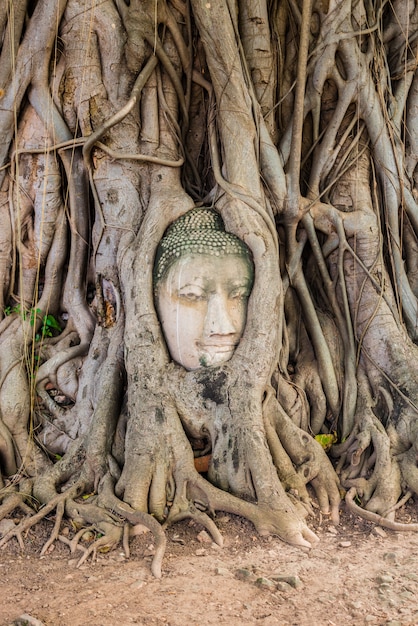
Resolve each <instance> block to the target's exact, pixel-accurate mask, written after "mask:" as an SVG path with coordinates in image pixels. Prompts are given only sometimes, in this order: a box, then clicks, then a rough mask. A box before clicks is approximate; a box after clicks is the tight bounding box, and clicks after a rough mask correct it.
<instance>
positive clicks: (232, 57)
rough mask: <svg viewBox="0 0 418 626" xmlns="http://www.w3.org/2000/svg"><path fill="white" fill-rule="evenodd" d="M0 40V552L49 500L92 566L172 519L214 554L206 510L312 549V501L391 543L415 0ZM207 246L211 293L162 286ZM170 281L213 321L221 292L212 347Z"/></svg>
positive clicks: (295, 6) (417, 437)
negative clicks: (166, 301) (100, 553)
mask: <svg viewBox="0 0 418 626" xmlns="http://www.w3.org/2000/svg"><path fill="white" fill-rule="evenodd" d="M0 43H1V54H0V273H1V283H0V284H1V290H0V320H1V321H0V476H1V478H0V488H1V490H0V496H1V504H0V517H1V518H4V517H8V516H10V515H11V514H12V513H13V512H14V511H15V510H18V509H20V510H21V511H22V513H23V515H21V522H20V523H19V524H18V525H16V526H15V527H14V528H12V530H10V531H9V532H8V533H7V534H6V535H5V536H4V537H3V539H2V540H1V542H0V543H2V544H4V543H5V542H7V541H9V540H10V539H12V538H13V537H16V538H17V539H18V540H19V541H20V542H21V543H23V539H22V533H23V532H24V530H25V529H27V528H29V527H30V526H31V525H34V524H36V522H37V521H38V520H40V519H42V518H43V517H45V516H46V515H47V514H48V513H50V512H51V511H52V512H54V514H55V520H56V521H55V525H54V528H53V529H52V533H51V538H50V540H49V541H48V543H47V544H46V546H45V549H46V548H47V547H48V546H49V545H50V543H51V542H53V541H55V540H56V539H57V538H59V537H60V527H61V524H62V522H63V519H64V518H69V519H71V520H72V521H73V523H74V525H75V527H76V528H80V529H81V531H80V533H81V532H83V529H85V528H86V527H90V526H92V527H94V528H95V529H96V531H97V532H98V538H97V540H96V541H95V542H93V545H92V546H91V547H90V548H89V549H85V550H84V552H83V555H82V557H81V559H82V560H84V559H86V558H87V557H88V556H89V554H90V553H91V552H93V551H95V550H97V549H99V548H102V549H106V548H109V547H113V546H115V545H117V544H118V543H119V542H121V541H122V542H123V545H124V547H125V550H126V551H127V552H128V551H129V536H130V534H131V532H132V529H133V528H134V527H135V526H136V525H137V524H139V523H141V524H144V525H146V526H148V527H149V528H150V530H151V531H152V532H153V533H154V535H155V538H156V545H157V551H156V556H155V558H154V561H153V566H152V568H153V572H154V574H155V575H157V576H158V575H160V573H161V559H162V555H163V552H164V545H165V535H164V527H165V526H166V525H168V524H172V523H174V522H176V521H178V520H182V519H185V518H192V519H194V520H196V521H197V522H199V523H200V524H202V525H203V526H204V527H206V528H207V529H208V530H209V532H210V533H211V534H212V537H213V539H214V540H215V541H216V542H218V543H221V542H222V537H221V535H220V533H219V531H218V529H217V527H216V512H217V511H226V512H231V513H234V514H237V515H241V516H243V517H245V518H247V519H249V520H250V521H251V522H253V524H254V525H255V527H256V529H257V530H258V531H259V532H260V533H271V534H275V535H277V536H279V537H280V538H281V539H283V540H284V541H287V542H290V543H292V544H295V545H300V546H305V547H309V546H310V545H311V544H312V543H313V542H315V541H316V540H317V538H316V536H315V535H314V533H313V532H312V531H311V530H310V529H309V515H312V513H313V507H312V503H313V502H314V503H315V506H318V507H319V509H320V510H321V512H322V514H323V515H328V516H329V517H330V519H331V520H332V521H333V522H334V523H338V512H339V506H340V500H341V498H342V497H345V500H346V502H347V504H348V506H349V507H350V508H351V509H352V510H353V511H356V512H357V513H360V514H362V515H363V516H365V517H366V518H367V519H369V520H372V521H373V520H375V521H379V523H383V524H386V525H388V526H389V527H391V528H398V529H400V528H402V525H400V524H399V523H398V522H396V521H395V516H396V509H397V507H398V506H399V503H402V502H405V500H406V499H407V498H408V497H409V496H410V495H411V494H413V493H418V466H417V460H418V419H417V418H418V349H417V346H416V342H417V339H418V301H417V297H418V204H417V203H418V189H417V179H418V169H417V159H418V72H417V60H418V4H417V2H416V1H415V0H410V1H408V2H404V1H403V0H394V1H393V2H386V1H385V0H321V1H320V0H318V1H317V0H4V1H3V2H2V3H1V6H0ZM196 215H197V216H199V217H198V218H197V219H198V226H196V227H195V229H194V230H195V231H196V230H197V231H198V235H196V236H195V235H194V234H191V233H190V232H185V230H184V228H183V224H184V223H187V224H189V223H190V221H191V220H192V221H193V219H194V217H193V216H196ZM190 216H192V217H190ZM202 216H203V217H202ZM192 218H193V219H192ZM203 218H204V219H203ZM202 220H203V221H202ZM205 220H206V221H207V220H208V221H207V223H209V229H212V231H213V232H214V233H215V234H213V232H212V231H211V234H208V232H207V231H206V230H205V228H206V225H203V226H202V224H203V222H204V223H205V224H206V222H205ZM179 224H180V226H179ZM202 229H203V230H202ZM192 230H193V229H192ZM202 232H203V234H202ZM173 233H174V235H173ZM220 233H221V234H220ZM212 236H213V242H212V239H211V237H212ZM170 237H171V239H170ZM196 237H197V238H196ZM167 241H169V242H171V243H169V244H167V247H166V248H164V245H165V244H164V242H167ZM211 242H212V243H211ZM217 246H218V247H217ZM228 246H231V248H229V247H228ZM167 250H168V252H167ZM164 255H166V256H164ZM167 255H168V256H167ZM184 255H186V257H185V256H184ZM199 255H203V257H204V259H206V261H207V263H206V261H205V263H206V264H205V268H206V269H205V271H206V270H207V268H209V267H210V268H212V269H210V271H209V270H207V275H208V277H207V282H208V284H210V285H212V283H213V285H214V286H212V287H208V288H207V289H206V287H205V288H203V287H202V286H201V285H200V283H199V284H198V286H197V291H196V288H195V286H194V287H193V288H192V289H189V288H188V287H187V289H183V287H182V288H181V289H180V290H177V287H170V288H168V287H167V285H169V280H171V279H173V281H174V279H177V278H178V274H179V267H180V265H179V263H180V262H182V263H183V264H182V265H181V268H183V265H184V264H185V263H186V261H187V263H188V265H187V267H188V268H189V269H190V268H191V267H193V268H194V269H193V272H194V274H193V280H194V281H195V282H196V280H197V279H196V276H195V274H196V272H197V270H195V268H196V267H197V266H199V258H200V257H199ZM185 258H186V261H185V260H184V259H185ZM161 259H162V260H161ZM167 259H168V260H167ZM190 259H192V261H193V263H191V262H190ZM210 259H212V260H211V261H210V262H209V260H210ZM214 259H216V261H214ZM234 263H235V265H234ZM235 267H236V268H238V269H234V268H235ZM239 268H241V269H239ZM182 271H183V270H182ZM240 271H241V273H243V275H245V277H246V278H245V281H244V283H242V281H241V283H242V284H241V283H239V281H238V278H237V281H238V282H237V281H235V274H236V276H237V277H238V274H239V272H240ZM228 272H229V274H228ZM225 273H227V274H228V276H229V278H228V280H229V282H228V285H229V284H232V283H233V284H234V289H232V287H231V288H230V287H229V286H226V287H225V285H226V284H227V283H226V282H225V281H224V283H222V285H223V286H221V287H219V288H218V286H219V284H220V283H221V282H222V281H221V280H220V277H223V276H224V275H225ZM212 275H213V277H214V279H213V281H212V279H211V277H212ZM205 276H206V275H205ZM168 277H171V278H168ZM173 277H174V278H173ZM163 279H164V280H165V281H166V282H165V283H164V286H163V287H160V282H159V281H160V280H161V281H163ZM218 279H219V280H218ZM193 280H192V282H193ZM205 280H206V279H205ZM189 282H190V281H189ZM235 283H236V284H235ZM238 283H239V284H238ZM161 284H162V283H161ZM188 284H189V283H188ZM182 285H183V283H182ZM183 286H184V285H183ZM163 288H164V289H167V290H168V291H167V294H168V295H167V298H168V297H171V296H173V297H175V298H177V299H178V300H179V302H180V304H178V307H177V305H176V307H177V308H176V309H175V310H176V311H181V310H183V309H184V308H186V309H187V307H189V308H190V310H191V309H192V308H193V307H194V306H195V305H196V307H197V308H198V309H199V314H198V315H200V316H201V319H202V320H203V318H204V316H206V315H209V314H208V313H207V312H208V311H209V310H211V315H212V318H213V319H212V318H211V319H212V321H213V320H214V321H213V324H214V325H216V320H217V319H219V316H220V315H221V313H219V311H220V310H221V308H219V307H221V304H220V303H221V301H222V298H221V296H220V295H219V294H220V293H221V291H222V289H224V291H225V289H226V291H225V293H226V296H225V298H226V301H227V304H226V305H225V306H226V310H229V309H228V307H230V308H231V311H233V312H234V315H235V314H236V315H237V318H236V319H238V326H239V332H238V331H236V330H228V331H225V333H226V334H228V333H229V335H231V337H232V336H233V340H231V341H232V343H231V342H229V343H228V341H229V340H228V341H227V340H225V339H221V340H219V341H218V340H217V343H216V345H217V348H216V350H218V348H219V346H221V347H220V348H219V350H218V352H220V353H222V355H223V356H221V357H220V358H218V357H217V356H215V357H213V355H212V356H211V354H210V349H209V348H207V349H206V348H205V350H206V352H205V353H204V354H203V353H202V354H203V356H202V354H200V353H199V355H198V356H197V357H196V358H197V361H196V362H194V361H192V362H191V363H189V362H188V361H187V360H183V357H182V356H179V355H178V352H177V351H176V350H175V349H173V347H172V345H171V343H170V338H169V331H168V330H167V329H166V327H165V326H164V319H165V318H164V305H163V304H162V302H163V295H161V294H162V291H161V290H162V289H163ZM219 290H221V291H219ZM222 293H224V292H223V291H222ZM208 294H209V295H208ZM222 297H223V296H222ZM222 302H223V301H222ZM222 306H223V305H222ZM182 307H183V308H182ZM214 307H215V308H214ZM216 307H218V308H216ZM187 310H189V309H187ZM215 310H216V311H217V312H216V313H213V311H215ZM202 311H203V313H202ZM187 315H188V314H187ZM187 315H186V317H184V316H183V318H181V316H180V317H179V320H177V321H178V323H179V324H180V325H181V324H182V323H183V324H186V326H187V323H188V322H187V319H188V317H187ZM222 315H223V312H222ZM185 320H186V321H185ZM205 320H206V318H205ZM211 323H212V322H211ZM205 324H206V325H208V324H207V320H206V321H205V322H204V323H203V321H202V328H203V326H204V325H205ZM163 326H164V328H163ZM176 328H177V327H176ZM175 332H177V330H176V331H175ZM202 332H203V331H202ZM205 332H206V331H205ZM217 333H218V335H219V336H222V337H223V336H224V335H223V333H224V331H220V330H219V329H218V331H217ZM234 333H235V334H234ZM190 336H191V335H190ZM176 337H177V335H175V341H177V344H176V345H177V347H180V348H181V349H182V350H183V349H184V350H186V349H188V348H189V347H190V346H191V345H193V346H194V345H195V344H194V343H193V342H191V343H190V346H188V345H187V344H188V337H189V335H187V333H185V334H184V338H183V340H179V339H178V337H177V339H176ZM182 337H183V335H182ZM190 341H191V340H190ZM193 341H194V340H193ZM203 343H204V342H203ZM227 344H228V345H227ZM199 345H200V344H199ZM231 345H232V348H231ZM212 357H213V358H212ZM404 526H405V525H404ZM407 528H409V529H415V526H414V525H413V524H411V525H409V526H408V527H407ZM80 533H78V534H76V535H75V537H74V539H73V541H72V544H71V545H72V548H73V549H75V548H76V546H77V539H78V537H79V535H80Z"/></svg>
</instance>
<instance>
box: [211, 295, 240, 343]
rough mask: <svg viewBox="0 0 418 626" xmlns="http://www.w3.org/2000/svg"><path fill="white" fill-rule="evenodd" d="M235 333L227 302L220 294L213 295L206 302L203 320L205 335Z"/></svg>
mask: <svg viewBox="0 0 418 626" xmlns="http://www.w3.org/2000/svg"><path fill="white" fill-rule="evenodd" d="M235 332H236V328H235V326H234V323H233V320H232V318H231V315H230V313H229V310H228V300H227V297H226V296H223V295H222V294H213V295H212V296H211V297H210V298H209V301H208V308H207V313H206V319H205V334H206V336H210V335H230V334H233V333H235Z"/></svg>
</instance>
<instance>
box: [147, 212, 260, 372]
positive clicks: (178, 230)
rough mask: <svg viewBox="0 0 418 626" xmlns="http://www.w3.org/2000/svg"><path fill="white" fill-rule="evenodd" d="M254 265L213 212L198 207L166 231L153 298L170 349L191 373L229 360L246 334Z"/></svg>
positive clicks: (246, 251)
mask: <svg viewBox="0 0 418 626" xmlns="http://www.w3.org/2000/svg"><path fill="white" fill-rule="evenodd" d="M253 281H254V264H253V260H252V255H251V252H250V250H249V248H248V247H247V246H246V244H245V243H244V242H243V241H241V240H240V239H239V238H238V237H236V236H235V235H233V234H232V233H227V232H226V231H225V227H224V223H223V220H222V218H221V216H220V215H219V213H217V212H216V211H215V210H214V209H210V208H207V207H202V208H195V209H192V210H191V211H188V212H187V213H185V214H184V215H182V216H181V217H180V218H179V219H177V220H176V221H175V222H173V223H172V224H171V225H170V226H169V227H168V229H167V230H166V232H165V234H164V236H163V238H162V239H161V241H160V244H159V246H158V249H157V254H156V258H155V264H154V297H155V305H156V309H157V313H158V317H159V320H160V323H161V326H162V330H163V334H164V337H165V340H166V344H167V347H168V350H169V352H170V355H171V357H172V358H173V360H174V361H176V362H177V363H179V364H180V365H182V366H183V367H184V368H185V369H187V370H195V369H198V368H201V367H210V366H217V365H221V364H222V363H225V362H226V361H228V360H229V359H230V358H231V357H232V355H233V353H234V351H235V348H236V346H237V345H238V343H239V341H240V339H241V336H242V334H243V332H244V328H245V323H246V317H247V301H248V297H249V295H250V293H251V289H252V286H253Z"/></svg>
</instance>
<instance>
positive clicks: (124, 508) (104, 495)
mask: <svg viewBox="0 0 418 626" xmlns="http://www.w3.org/2000/svg"><path fill="white" fill-rule="evenodd" d="M113 488H114V481H113V478H112V476H111V475H110V474H106V476H104V478H103V479H102V482H101V493H100V497H99V503H100V505H101V506H105V507H106V508H108V509H110V510H111V511H114V512H115V513H117V514H118V515H120V516H121V517H123V518H124V519H126V520H128V522H129V523H130V524H132V525H133V526H136V525H137V524H142V525H143V526H146V527H147V528H149V530H150V531H151V532H152V534H153V536H154V541H155V554H154V558H153V560H152V563H151V572H152V574H153V575H154V576H155V578H161V565H162V561H163V558H164V554H165V548H166V544H167V539H166V536H165V533H164V531H163V529H162V528H161V525H160V524H159V523H158V522H157V520H156V519H154V517H152V516H151V515H149V514H148V513H144V512H143V511H136V510H135V509H133V508H132V507H130V506H129V504H126V502H122V500H119V498H117V497H116V496H115V494H114V490H113Z"/></svg>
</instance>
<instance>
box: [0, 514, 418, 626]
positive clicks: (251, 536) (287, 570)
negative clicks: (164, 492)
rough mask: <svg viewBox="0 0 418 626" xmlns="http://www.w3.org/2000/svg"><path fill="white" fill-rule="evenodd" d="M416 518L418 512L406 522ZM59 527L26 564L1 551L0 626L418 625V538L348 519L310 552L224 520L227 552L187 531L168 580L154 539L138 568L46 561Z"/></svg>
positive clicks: (33, 540)
mask: <svg viewBox="0 0 418 626" xmlns="http://www.w3.org/2000/svg"><path fill="white" fill-rule="evenodd" d="M412 516H413V517H415V519H416V518H417V517H418V503H417V502H415V503H414V502H413V503H409V504H408V505H407V507H406V508H405V509H404V510H403V511H402V512H401V519H402V520H403V521H407V520H408V519H410V518H411V517H412ZM52 522H53V519H51V520H49V521H47V522H46V521H45V522H43V524H41V525H40V526H38V527H37V528H35V529H32V530H31V531H29V533H28V536H27V537H26V539H25V546H26V548H25V553H23V554H22V553H21V552H20V550H19V547H18V545H17V542H15V540H13V541H12V542H11V543H9V544H8V546H6V548H5V549H3V550H2V551H0V573H1V592H0V593H1V604H0V626H9V625H12V624H13V625H17V624H19V626H23V624H24V623H25V622H24V620H23V619H21V620H20V621H19V619H18V618H19V617H20V616H22V615H23V614H27V615H29V616H30V620H29V624H33V625H35V624H38V622H37V620H39V622H40V623H41V624H42V625H46V626H85V625H89V626H125V625H129V624H141V625H144V626H148V625H150V624H159V625H164V626H186V625H187V626H206V625H210V624H213V625H215V624H216V625H218V624H228V625H232V626H234V625H241V624H242V625H253V624H254V625H259V626H271V625H280V626H287V625H295V626H296V625H297V626H305V625H306V626H308V625H309V626H316V625H327V624H331V625H332V624H335V625H338V626H346V625H351V624H355V625H361V624H367V625H376V624H379V625H388V626H412V625H418V568H417V564H418V535H417V534H414V533H404V534H398V533H395V532H392V531H389V530H387V531H383V530H382V529H381V528H380V527H374V526H373V525H372V524H369V523H368V522H364V521H362V520H360V519H358V518H354V517H353V516H351V515H350V514H348V513H347V512H346V511H345V510H344V508H343V510H342V523H341V525H340V527H339V528H338V529H337V530H336V529H334V528H333V527H332V526H331V525H330V524H329V522H328V521H327V520H324V519H322V520H321V519H319V518H318V519H317V520H316V521H315V522H314V528H315V529H316V531H317V533H318V535H319V537H320V543H319V544H318V545H317V546H316V547H315V548H314V549H312V550H311V551H310V552H302V551H301V550H299V549H296V548H293V547H291V546H288V545H285V544H283V543H282V542H281V541H279V540H278V539H277V538H275V537H267V538H260V537H258V536H257V535H256V533H255V532H254V529H253V527H252V525H251V524H249V523H248V522H246V521H245V520H241V519H240V518H237V517H234V516H229V515H228V516H226V515H220V516H218V524H219V527H220V529H221V531H222V533H223V536H224V539H225V546H224V547H223V548H222V549H221V548H219V547H217V546H215V545H213V544H212V543H211V542H210V541H208V537H207V535H206V533H204V532H203V533H202V529H201V528H200V527H198V526H197V525H196V524H194V523H190V522H183V523H181V524H178V525H176V526H174V527H173V528H170V529H169V530H168V537H169V542H168V547H167V553H166V557H165V560H164V564H163V578H162V579H161V580H156V579H154V578H153V577H152V576H151V574H150V570H149V565H150V560H151V557H150V556H149V555H150V553H152V550H153V547H152V536H151V535H150V533H146V534H143V535H141V536H138V537H135V538H134V539H133V540H132V543H131V551H132V554H131V557H130V558H129V559H126V558H125V557H124V554H123V552H122V550H121V549H118V550H116V551H113V552H110V553H108V554H99V555H98V557H97V559H96V561H95V562H94V563H92V562H88V563H86V564H84V565H82V566H81V567H80V568H78V569H77V568H76V562H77V561H76V559H75V558H74V556H72V555H70V554H69V551H68V548H67V547H66V546H65V545H64V544H61V543H57V545H56V546H55V547H54V549H53V550H51V551H50V553H49V554H48V555H46V556H44V557H40V556H39V552H40V549H41V546H42V543H43V542H44V541H45V540H46V538H47V536H48V533H49V532H50V531H51V529H52ZM311 526H312V523H311ZM66 532H68V533H69V534H70V535H71V530H70V528H68V529H67V531H66ZM87 538H88V537H87ZM78 554H80V553H78Z"/></svg>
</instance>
